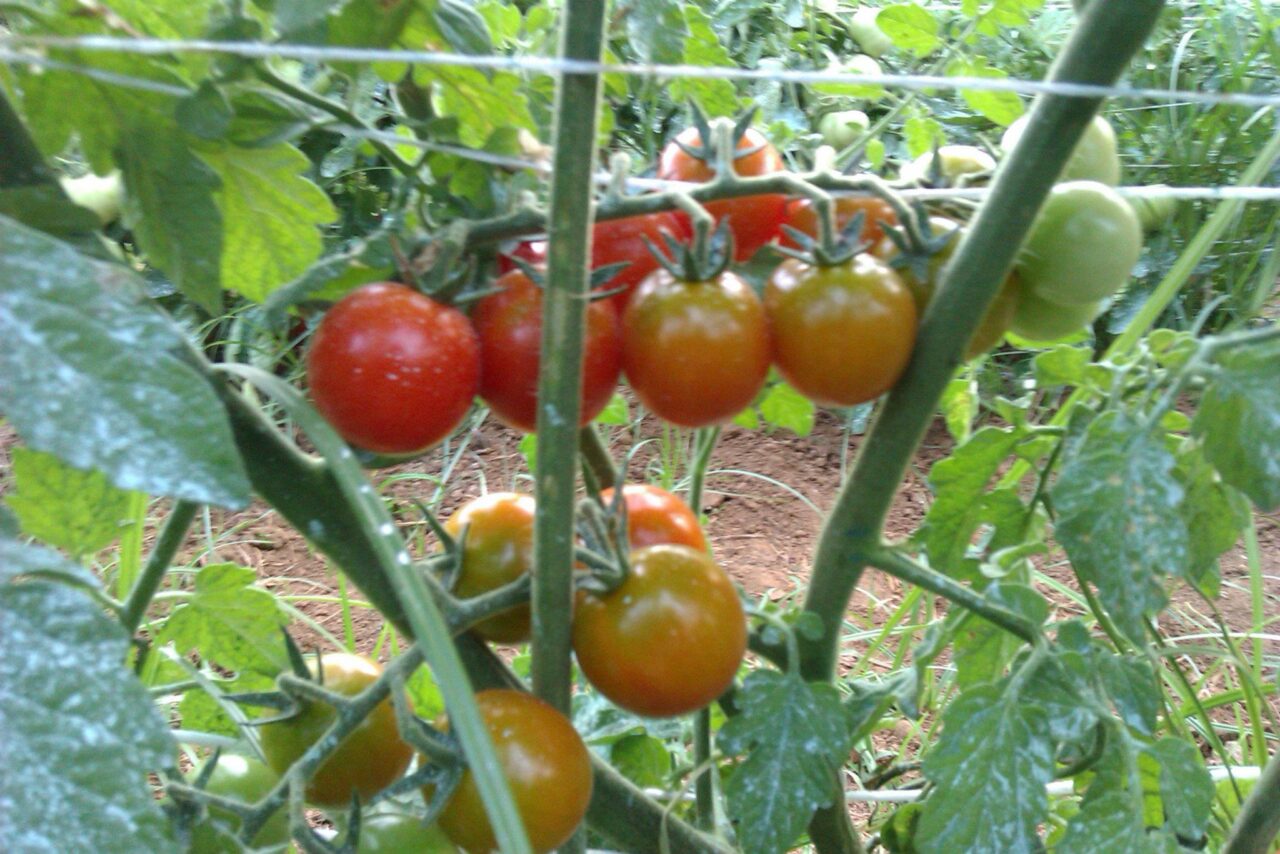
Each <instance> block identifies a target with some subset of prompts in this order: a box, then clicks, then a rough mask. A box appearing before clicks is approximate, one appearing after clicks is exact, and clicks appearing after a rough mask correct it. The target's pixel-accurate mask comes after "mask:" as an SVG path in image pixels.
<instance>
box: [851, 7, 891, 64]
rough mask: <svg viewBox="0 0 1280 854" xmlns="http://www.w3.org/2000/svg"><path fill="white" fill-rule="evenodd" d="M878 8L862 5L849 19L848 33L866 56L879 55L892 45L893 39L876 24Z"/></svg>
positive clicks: (878, 13)
mask: <svg viewBox="0 0 1280 854" xmlns="http://www.w3.org/2000/svg"><path fill="white" fill-rule="evenodd" d="M879 15H880V10H879V9H877V8H875V7H874V6H862V7H861V8H859V9H858V11H856V12H854V13H853V17H852V18H851V19H850V20H849V35H851V36H853V40H854V41H855V42H857V43H858V47H860V48H862V52H863V53H865V54H866V55H867V56H873V57H880V56H883V55H884V54H885V52H886V51H887V50H889V49H890V48H892V47H893V39H891V38H889V37H888V36H887V35H885V34H884V30H881V29H880V27H878V26H877V25H876V18H877V17H878V16H879Z"/></svg>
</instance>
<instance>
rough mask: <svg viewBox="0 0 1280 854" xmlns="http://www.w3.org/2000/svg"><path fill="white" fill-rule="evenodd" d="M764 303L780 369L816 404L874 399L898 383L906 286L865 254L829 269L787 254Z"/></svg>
mask: <svg viewBox="0 0 1280 854" xmlns="http://www.w3.org/2000/svg"><path fill="white" fill-rule="evenodd" d="M764 300H765V310H766V311H767V312H768V315H769V323H770V326H771V327H772V330H773V342H774V355H775V360H776V363H777V366H778V371H779V373H781V374H782V376H783V378H784V379H786V381H787V382H788V383H790V384H791V385H792V386H793V387H794V388H795V389H796V390H797V391H799V392H800V393H801V394H803V395H805V396H806V397H808V398H810V399H811V400H813V401H814V402H816V403H820V404H824V405H827V406H853V405H854V404H858V403H865V402H866V401H868V400H874V399H875V398H877V397H879V396H880V395H881V394H883V393H884V392H886V391H888V390H889V388H890V387H891V386H892V385H893V384H894V383H895V382H897V380H898V377H899V376H901V375H902V371H903V370H904V369H905V368H906V366H907V361H908V360H909V359H910V358H911V351H912V349H913V348H914V347H915V342H916V326H917V323H918V320H917V316H916V304H915V299H914V298H913V297H912V295H911V291H910V290H908V289H907V286H906V285H905V284H903V282H902V279H900V278H899V277H898V274H897V273H895V272H894V271H893V270H892V269H891V268H890V267H889V265H887V264H885V263H884V262H883V261H881V260H879V259H878V258H876V257H874V256H872V255H868V254H866V253H862V254H859V255H855V256H854V257H853V258H852V259H851V260H850V261H849V262H847V263H845V264H840V265H838V266H835V267H813V266H810V265H808V264H805V263H803V262H800V261H797V260H796V259H793V258H791V259H787V260H786V261H784V262H782V264H781V265H779V266H778V268H777V269H776V270H775V271H774V273H773V275H772V276H770V278H769V282H768V284H766V286H765V292H764Z"/></svg>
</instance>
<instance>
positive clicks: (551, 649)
mask: <svg viewBox="0 0 1280 854" xmlns="http://www.w3.org/2000/svg"><path fill="white" fill-rule="evenodd" d="M604 6H605V4H603V3H599V2H596V0H568V2H567V3H566V4H565V6H564V12H563V18H562V21H561V25H560V26H561V30H560V57H561V58H562V59H579V60H587V61H591V62H597V61H599V59H600V56H601V52H602V50H603V46H604V24H605V8H604ZM600 88H601V84H600V75H599V74H598V73H591V74H562V75H561V76H560V77H559V79H558V81H557V84H556V96H555V105H554V106H555V125H554V130H553V133H552V144H553V146H554V149H555V155H554V164H553V165H554V171H553V173H552V181H551V200H550V206H551V210H550V214H549V221H548V229H547V230H548V246H549V249H548V254H547V286H546V288H545V289H544V291H543V297H542V352H541V360H542V361H541V365H542V370H541V371H540V372H539V375H538V459H537V463H536V467H535V468H536V470H535V472H534V476H535V492H534V495H535V498H536V500H537V502H538V514H537V516H536V518H535V520H534V529H533V543H534V573H533V600H532V611H533V641H532V644H531V654H532V660H531V663H530V676H531V678H532V682H533V690H534V693H535V694H537V695H538V696H540V697H542V698H543V699H544V700H546V701H547V702H549V703H550V704H551V705H552V706H554V707H555V708H557V709H559V710H560V711H562V712H565V713H566V714H567V713H568V712H569V693H570V691H571V690H572V687H573V685H572V682H573V676H572V671H571V665H570V643H571V635H570V624H569V620H567V619H566V618H565V615H566V614H569V613H570V612H571V611H572V608H573V548H574V525H573V515H574V514H573V511H574V501H575V495H574V492H575V481H576V473H577V470H578V466H577V445H578V420H579V416H580V414H581V409H582V402H581V393H582V360H583V343H584V339H585V328H586V309H587V299H586V296H587V291H588V289H589V287H590V282H589V277H588V270H589V269H590V267H591V264H590V260H589V258H590V249H591V190H592V178H593V175H594V170H595V156H594V154H595V140H596V128H597V125H598V122H599V113H600ZM582 847H583V846H582V845H581V838H580V837H579V838H578V841H577V842H576V843H575V844H573V845H571V846H570V848H571V849H572V850H581V848H582Z"/></svg>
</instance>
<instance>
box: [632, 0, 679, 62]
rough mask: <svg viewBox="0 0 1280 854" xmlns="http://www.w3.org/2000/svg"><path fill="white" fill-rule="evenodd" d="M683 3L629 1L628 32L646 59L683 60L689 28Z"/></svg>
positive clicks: (640, 57) (656, 60) (666, 0)
mask: <svg viewBox="0 0 1280 854" xmlns="http://www.w3.org/2000/svg"><path fill="white" fill-rule="evenodd" d="M681 5H682V4H681V3H680V0H632V2H631V3H630V4H629V5H628V14H627V36H628V38H629V39H630V42H631V48H632V50H634V51H635V52H636V55H637V56H638V57H639V59H640V60H641V61H642V62H652V63H657V64H660V65H667V64H673V63H678V62H681V61H683V59H684V40H685V38H687V37H688V35H689V28H688V27H687V26H686V25H685V22H684V14H683V12H682V11H681Z"/></svg>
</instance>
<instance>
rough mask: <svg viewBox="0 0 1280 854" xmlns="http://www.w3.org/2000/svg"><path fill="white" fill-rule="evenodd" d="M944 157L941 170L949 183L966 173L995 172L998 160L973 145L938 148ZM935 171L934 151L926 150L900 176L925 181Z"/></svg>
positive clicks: (904, 168) (905, 178) (939, 153)
mask: <svg viewBox="0 0 1280 854" xmlns="http://www.w3.org/2000/svg"><path fill="white" fill-rule="evenodd" d="M938 156H939V157H941V158H942V166H941V168H940V169H939V172H940V173H941V175H942V178H943V179H945V180H946V181H947V182H948V183H951V184H954V183H955V182H956V180H957V179H959V178H960V177H961V176H964V175H981V174H984V173H990V172H994V171H995V168H996V161H995V159H994V158H993V157H992V156H991V155H990V154H987V153H986V152H985V151H983V150H982V149H981V148H978V147H976V146H973V145H944V146H942V147H940V148H939V149H938ZM932 171H933V152H932V151H926V152H925V153H924V154H921V155H920V156H919V157H917V158H916V159H915V160H912V161H911V162H910V163H908V164H907V165H906V166H903V167H902V172H901V174H900V175H899V176H898V177H899V179H900V180H903V181H917V182H918V181H924V180H927V179H928V178H929V177H930V174H931V173H932Z"/></svg>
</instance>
